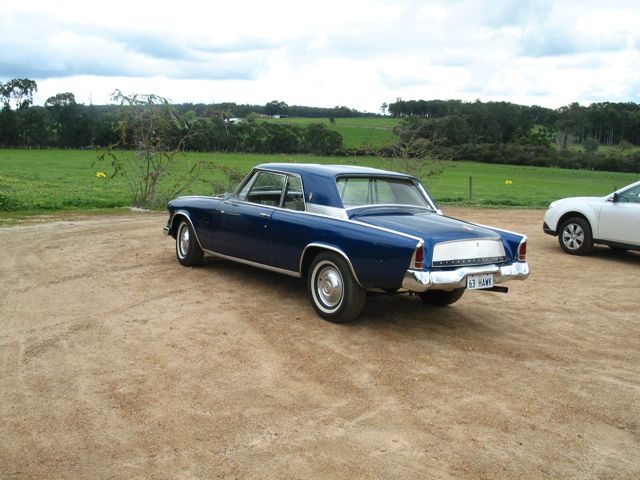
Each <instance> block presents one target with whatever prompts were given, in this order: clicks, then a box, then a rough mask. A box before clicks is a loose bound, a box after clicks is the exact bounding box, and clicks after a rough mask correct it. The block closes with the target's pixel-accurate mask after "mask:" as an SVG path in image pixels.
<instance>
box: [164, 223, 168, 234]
mask: <svg viewBox="0 0 640 480" xmlns="http://www.w3.org/2000/svg"><path fill="white" fill-rule="evenodd" d="M163 230H164V234H165V235H169V225H165V226H164V228H163Z"/></svg>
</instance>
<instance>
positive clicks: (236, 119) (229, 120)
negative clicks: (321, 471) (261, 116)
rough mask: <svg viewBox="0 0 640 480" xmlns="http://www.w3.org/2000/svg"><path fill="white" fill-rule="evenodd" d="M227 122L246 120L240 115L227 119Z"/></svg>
mask: <svg viewBox="0 0 640 480" xmlns="http://www.w3.org/2000/svg"><path fill="white" fill-rule="evenodd" d="M225 121H226V122H227V123H240V122H244V120H243V119H242V118H238V117H232V118H227V119H226V120H225Z"/></svg>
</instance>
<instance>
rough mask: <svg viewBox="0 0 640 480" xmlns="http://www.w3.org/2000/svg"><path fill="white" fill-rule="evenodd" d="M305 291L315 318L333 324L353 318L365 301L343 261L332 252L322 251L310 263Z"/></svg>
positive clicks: (363, 290)
mask: <svg viewBox="0 0 640 480" xmlns="http://www.w3.org/2000/svg"><path fill="white" fill-rule="evenodd" d="M307 292H308V293H309V297H310V299H311V304H312V305H313V308H315V310H316V312H318V315H320V316H321V317H322V318H324V319H325V320H328V321H330V322H334V323H345V322H348V321H349V320H353V319H354V318H355V317H357V316H358V315H359V314H360V312H361V311H362V308H363V307H364V302H365V300H366V298H367V292H366V290H365V289H364V288H363V287H361V286H360V285H358V283H357V282H356V279H355V278H354V277H353V274H352V273H351V269H350V268H349V265H348V264H347V262H346V261H345V260H344V259H343V258H342V257H341V256H339V255H337V254H335V253H332V252H322V253H320V254H318V255H317V256H316V257H315V258H314V259H313V261H312V262H311V266H310V268H309V274H308V275H307Z"/></svg>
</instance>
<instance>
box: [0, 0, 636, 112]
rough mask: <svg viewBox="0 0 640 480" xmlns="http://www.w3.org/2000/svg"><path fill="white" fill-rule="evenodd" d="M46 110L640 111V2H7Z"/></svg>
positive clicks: (0, 41) (1, 30)
mask: <svg viewBox="0 0 640 480" xmlns="http://www.w3.org/2000/svg"><path fill="white" fill-rule="evenodd" d="M12 78H30V79H32V80H36V82H37V84H38V93H37V96H36V98H35V103H36V104H40V105H41V104H43V103H44V101H45V100H46V99H47V98H48V97H50V96H53V95H55V94H57V93H63V92H71V93H73V94H74V95H75V97H76V100H77V101H78V102H79V103H85V104H89V103H93V104H105V103H109V101H110V94H111V93H112V92H114V91H115V90H116V89H119V90H121V91H123V92H124V93H127V94H129V93H154V94H157V95H161V96H164V97H166V98H168V99H170V100H171V101H173V102H177V103H182V102H192V103H214V102H236V103H249V104H258V105H264V104H265V103H267V102H269V101H272V100H279V101H284V102H286V103H287V104H289V105H308V106H317V107H333V106H336V105H345V106H348V107H350V108H356V109H358V110H361V111H368V112H378V113H379V112H380V106H381V105H382V104H383V103H384V102H386V103H390V102H394V101H395V100H396V99H397V98H402V99H403V100H418V99H425V100H428V99H453V98H455V99H461V100H465V101H475V100H477V99H479V100H481V101H484V102H486V101H509V102H514V103H520V104H525V105H541V106H545V107H549V108H558V107H560V106H563V105H568V104H569V103H571V102H579V103H580V104H583V105H588V104H589V103H592V102H601V101H612V102H629V101H630V102H635V103H640V0H619V1H616V0H611V1H603V0H597V1H592V0H558V1H549V0H533V1H526V0H475V1H472V0H434V1H413V0H396V1H392V0H298V1H286V0H225V1H217V0H211V1H197V0H180V1H176V0H173V1H171V2H166V1H164V0H156V1H154V2H146V1H136V0H129V1H121V0H110V1H108V2H105V1H94V0H83V1H76V0H60V1H52V0H48V1H47V0H29V1H28V2H21V3H19V2H15V1H12V2H10V1H8V0H0V82H6V81H7V80H10V79H12Z"/></svg>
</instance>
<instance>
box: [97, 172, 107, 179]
mask: <svg viewBox="0 0 640 480" xmlns="http://www.w3.org/2000/svg"><path fill="white" fill-rule="evenodd" d="M96 177H98V178H107V174H106V173H104V172H96Z"/></svg>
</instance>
